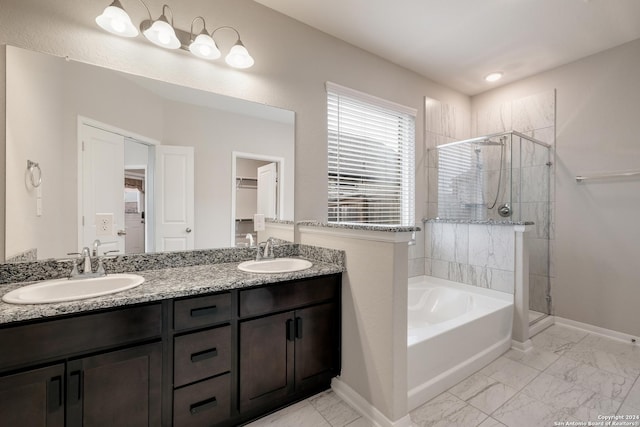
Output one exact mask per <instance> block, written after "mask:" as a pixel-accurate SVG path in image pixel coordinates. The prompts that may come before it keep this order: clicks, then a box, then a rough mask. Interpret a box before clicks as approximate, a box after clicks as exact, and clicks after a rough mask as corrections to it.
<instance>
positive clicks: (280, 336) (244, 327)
mask: <svg viewBox="0 0 640 427" xmlns="http://www.w3.org/2000/svg"><path fill="white" fill-rule="evenodd" d="M293 326H294V324H293V315H292V312H288V313H282V314H276V315H273V316H267V317H263V318H260V319H255V320H249V321H245V322H241V323H240V372H239V374H240V411H245V410H247V409H251V408H255V407H260V406H266V405H269V404H272V403H277V402H278V401H279V400H280V399H282V398H283V397H285V396H286V395H287V394H289V393H290V392H292V391H293V350H294V346H293V344H294V342H293V340H294V339H295V337H294V328H293Z"/></svg>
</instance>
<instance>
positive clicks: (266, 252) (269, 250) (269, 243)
mask: <svg viewBox="0 0 640 427" xmlns="http://www.w3.org/2000/svg"><path fill="white" fill-rule="evenodd" d="M263 244H264V249H263V251H262V253H260V248H261V247H262V245H263ZM257 249H258V250H257V253H256V261H261V260H263V259H274V258H275V255H274V254H273V237H269V238H268V239H267V240H266V241H265V242H260V243H258V248H257Z"/></svg>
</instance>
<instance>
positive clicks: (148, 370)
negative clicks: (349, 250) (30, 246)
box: [0, 245, 344, 426]
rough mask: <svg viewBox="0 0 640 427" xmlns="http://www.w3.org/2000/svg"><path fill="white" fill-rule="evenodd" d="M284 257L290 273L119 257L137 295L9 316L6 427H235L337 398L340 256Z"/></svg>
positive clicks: (234, 260) (232, 255)
mask: <svg viewBox="0 0 640 427" xmlns="http://www.w3.org/2000/svg"><path fill="white" fill-rule="evenodd" d="M285 246H287V249H286V250H285V252H286V253H285V256H286V257H287V258H289V260H290V261H283V260H282V259H281V258H276V259H275V260H273V261H267V262H266V263H264V262H263V263H262V265H260V263H251V262H249V263H246V261H249V259H250V257H251V254H252V251H251V250H234V249H225V250H219V251H216V250H213V251H199V253H197V252H198V251H196V252H193V253H177V254H170V255H167V254H163V255H158V257H161V259H154V258H153V257H154V256H153V255H141V256H140V257H136V256H128V257H118V259H116V260H113V262H112V263H111V264H106V265H105V267H106V268H107V271H114V270H115V271H118V270H127V269H128V271H133V272H134V273H135V274H136V275H138V276H141V277H142V278H144V282H143V283H142V284H139V285H137V286H135V287H133V288H131V289H128V290H124V291H122V292H118V293H112V294H108V295H104V296H98V297H93V298H90V299H82V300H73V301H66V302H54V303H48V304H37V305H34V304H26V305H25V304H20V305H18V304H7V303H4V302H2V303H0V343H1V346H2V351H0V419H2V420H3V423H7V425H29V426H31V425H34V426H36V425H46V426H63V425H66V426H80V425H87V426H88V425H149V426H151V425H153V426H155V425H167V426H168V425H175V426H213V425H215V426H218V425H219V426H231V425H239V424H243V423H246V422H248V421H250V420H252V419H255V418H257V417H259V416H261V415H263V414H265V413H268V412H271V411H273V410H275V409H278V408H280V407H283V406H286V405H288V404H290V403H292V402H294V401H296V400H300V399H302V398H305V397H307V396H309V395H312V394H314V393H317V392H318V391H320V390H323V389H326V388H328V387H329V385H330V381H331V378H332V377H334V376H336V375H337V374H338V373H339V372H340V295H341V274H342V272H343V270H344V263H343V262H340V260H341V259H342V260H343V255H344V254H343V253H341V252H340V251H325V252H323V251H324V250H319V249H318V248H312V247H305V245H285ZM254 253H255V252H254ZM171 256H175V257H179V258H180V262H177V263H174V262H172V261H175V260H171V259H167V257H171ZM212 259H213V260H214V261H213V262H211V260H212ZM144 261H148V262H144ZM307 263H310V264H311V265H310V266H309V267H308V268H305V269H303V270H298V271H293V272H291V271H290V270H292V269H293V270H295V269H296V268H301V266H302V265H304V266H307ZM34 264H36V263H34ZM37 264H39V263H37ZM159 264H160V265H161V264H168V265H171V264H174V265H175V264H177V265H183V266H181V267H170V268H158V265H159ZM242 264H244V266H243V267H242V268H243V270H244V269H247V268H248V269H252V268H253V269H254V271H258V270H256V269H264V268H265V266H266V265H267V264H275V265H276V266H275V267H273V266H271V267H270V268H271V269H276V270H277V271H282V270H284V269H287V270H289V272H286V273H262V272H247V271H242V270H240V269H239V268H238V267H239V266H240V265H242ZM38 267H39V268H43V267H42V265H39V266H38ZM51 267H52V268H54V269H56V271H59V268H57V267H56V266H55V265H54V264H51ZM147 267H151V268H153V269H146V268H147ZM266 268H267V269H268V268H269V267H266ZM122 272H124V271H122ZM3 273H4V272H3ZM54 275H55V274H54ZM107 277H109V276H107ZM114 277H117V276H114ZM88 280H92V279H88ZM23 285H25V283H20V284H4V285H0V292H1V293H2V294H3V295H4V294H7V293H8V292H10V291H14V290H17V289H20V288H22V286H23ZM22 289H24V288H22Z"/></svg>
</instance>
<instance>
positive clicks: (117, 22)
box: [96, 1, 139, 37]
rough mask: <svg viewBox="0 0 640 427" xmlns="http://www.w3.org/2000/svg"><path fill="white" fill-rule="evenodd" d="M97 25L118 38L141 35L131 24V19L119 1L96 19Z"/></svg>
mask: <svg viewBox="0 0 640 427" xmlns="http://www.w3.org/2000/svg"><path fill="white" fill-rule="evenodd" d="M96 24H98V25H99V26H100V28H102V29H103V30H105V31H108V32H110V33H111V34H115V35H117V36H122V37H135V36H137V35H138V34H139V33H138V29H137V28H136V27H135V25H133V23H132V22H131V18H130V17H129V15H128V14H127V12H125V11H124V9H122V7H121V6H120V3H118V2H117V1H114V2H113V3H112V4H111V5H110V6H107V7H106V8H105V9H104V12H102V15H100V16H98V17H97V18H96Z"/></svg>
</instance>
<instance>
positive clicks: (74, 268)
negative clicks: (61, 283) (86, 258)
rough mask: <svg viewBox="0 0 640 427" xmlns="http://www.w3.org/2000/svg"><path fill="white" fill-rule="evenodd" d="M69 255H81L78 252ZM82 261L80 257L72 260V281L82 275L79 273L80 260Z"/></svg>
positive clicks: (70, 274)
mask: <svg viewBox="0 0 640 427" xmlns="http://www.w3.org/2000/svg"><path fill="white" fill-rule="evenodd" d="M67 255H80V254H79V253H78V252H68V253H67ZM79 259H80V257H79V256H77V257H75V258H71V262H72V263H73V266H72V267H71V273H69V279H72V278H74V277H76V276H78V275H79V274H80V273H78V260H79Z"/></svg>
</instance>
